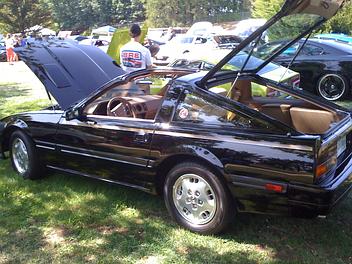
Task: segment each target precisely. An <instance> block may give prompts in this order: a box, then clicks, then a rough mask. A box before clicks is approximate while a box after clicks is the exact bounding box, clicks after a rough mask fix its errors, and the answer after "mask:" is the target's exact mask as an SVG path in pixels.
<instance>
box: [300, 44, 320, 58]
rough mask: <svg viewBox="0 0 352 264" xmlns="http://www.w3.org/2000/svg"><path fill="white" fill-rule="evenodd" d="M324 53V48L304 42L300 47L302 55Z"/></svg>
mask: <svg viewBox="0 0 352 264" xmlns="http://www.w3.org/2000/svg"><path fill="white" fill-rule="evenodd" d="M323 53H324V50H323V49H322V48H320V47H317V46H314V45H309V44H306V45H305V46H304V47H303V49H302V55H306V56H316V55H321V54H323Z"/></svg>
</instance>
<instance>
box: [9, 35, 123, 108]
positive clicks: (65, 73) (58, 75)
mask: <svg viewBox="0 0 352 264" xmlns="http://www.w3.org/2000/svg"><path fill="white" fill-rule="evenodd" d="M16 52H17V53H18V54H19V55H20V58H21V60H23V61H24V62H25V63H26V64H27V65H28V67H29V68H30V69H31V70H32V71H33V72H34V73H35V75H37V77H38V78H39V79H40V81H41V82H42V83H43V84H44V86H45V88H46V89H47V92H49V93H50V94H51V95H52V96H53V97H54V98H55V100H56V101H57V103H58V104H59V105H60V107H61V108H62V109H63V110H65V109H67V108H68V107H69V106H71V105H73V104H74V103H76V102H78V101H79V100H82V99H83V98H85V97H87V96H88V95H89V94H91V93H92V92H94V91H95V90H97V89H99V88H100V87H101V86H102V85H103V84H105V83H106V82H108V81H110V80H112V79H114V78H115V77H117V76H120V75H122V74H124V73H125V72H124V71H123V70H122V69H121V68H120V67H119V66H118V65H116V63H115V62H114V61H113V60H112V59H111V58H110V57H109V56H108V55H107V54H106V53H104V52H103V51H101V50H100V49H98V48H96V47H93V46H84V45H78V44H74V43H70V42H65V41H53V42H44V41H40V42H39V41H38V42H35V43H31V44H30V45H28V47H26V48H18V49H16Z"/></svg>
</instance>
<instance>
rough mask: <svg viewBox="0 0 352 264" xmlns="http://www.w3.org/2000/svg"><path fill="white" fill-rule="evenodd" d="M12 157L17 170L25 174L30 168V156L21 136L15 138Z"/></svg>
mask: <svg viewBox="0 0 352 264" xmlns="http://www.w3.org/2000/svg"><path fill="white" fill-rule="evenodd" d="M12 159H13V163H14V165H15V167H16V170H17V171H18V172H19V173H20V174H24V173H25V172H26V171H27V170H28V168H29V156H28V150H27V147H26V145H25V143H24V142H23V141H22V139H20V138H15V140H14V141H13V143H12Z"/></svg>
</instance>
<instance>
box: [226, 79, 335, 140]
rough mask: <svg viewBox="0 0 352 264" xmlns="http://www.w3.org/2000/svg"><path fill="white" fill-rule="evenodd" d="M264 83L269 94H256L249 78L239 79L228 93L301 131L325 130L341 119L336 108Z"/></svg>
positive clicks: (263, 87) (314, 132) (323, 131)
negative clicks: (296, 96) (328, 108)
mask: <svg viewBox="0 0 352 264" xmlns="http://www.w3.org/2000/svg"><path fill="white" fill-rule="evenodd" d="M261 87H262V89H265V90H266V96H262V95H261V96H258V94H255V90H254V89H253V83H252V82H251V81H250V80H238V81H237V82H236V84H235V86H234V87H233V89H231V93H230V95H229V96H230V97H231V98H232V99H234V100H236V101H238V102H240V103H242V104H245V105H246V106H248V107H250V108H251V109H254V110H257V111H259V112H261V113H263V114H265V115H267V116H269V117H271V118H274V119H276V120H278V121H280V122H282V123H284V124H285V125H287V126H289V127H292V128H294V129H295V130H297V131H299V132H301V133H308V134H323V133H325V132H327V131H328V130H329V129H330V128H331V127H333V126H334V124H335V123H336V122H338V121H339V120H340V119H341V117H339V116H338V115H337V114H336V113H335V112H333V111H329V110H327V109H323V108H321V107H319V106H317V105H314V104H312V103H309V102H308V101H305V100H303V99H300V98H295V97H293V96H291V95H288V94H284V93H282V92H280V91H278V90H275V88H274V87H265V86H261Z"/></svg>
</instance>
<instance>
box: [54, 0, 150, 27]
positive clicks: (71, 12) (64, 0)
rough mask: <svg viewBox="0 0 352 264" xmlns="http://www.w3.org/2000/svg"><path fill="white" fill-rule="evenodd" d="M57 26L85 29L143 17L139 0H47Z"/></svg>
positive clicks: (122, 22) (135, 20)
mask: <svg viewBox="0 0 352 264" xmlns="http://www.w3.org/2000/svg"><path fill="white" fill-rule="evenodd" d="M49 1H50V6H51V9H52V12H53V17H54V20H55V21H56V23H57V24H58V27H59V28H60V29H64V30H77V31H85V30H87V29H89V28H92V27H95V26H101V25H106V24H111V25H115V26H116V25H120V24H126V23H131V22H141V21H143V20H144V19H145V15H144V13H145V12H144V8H143V4H142V2H141V1H140V0H90V1H87V0H49Z"/></svg>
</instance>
